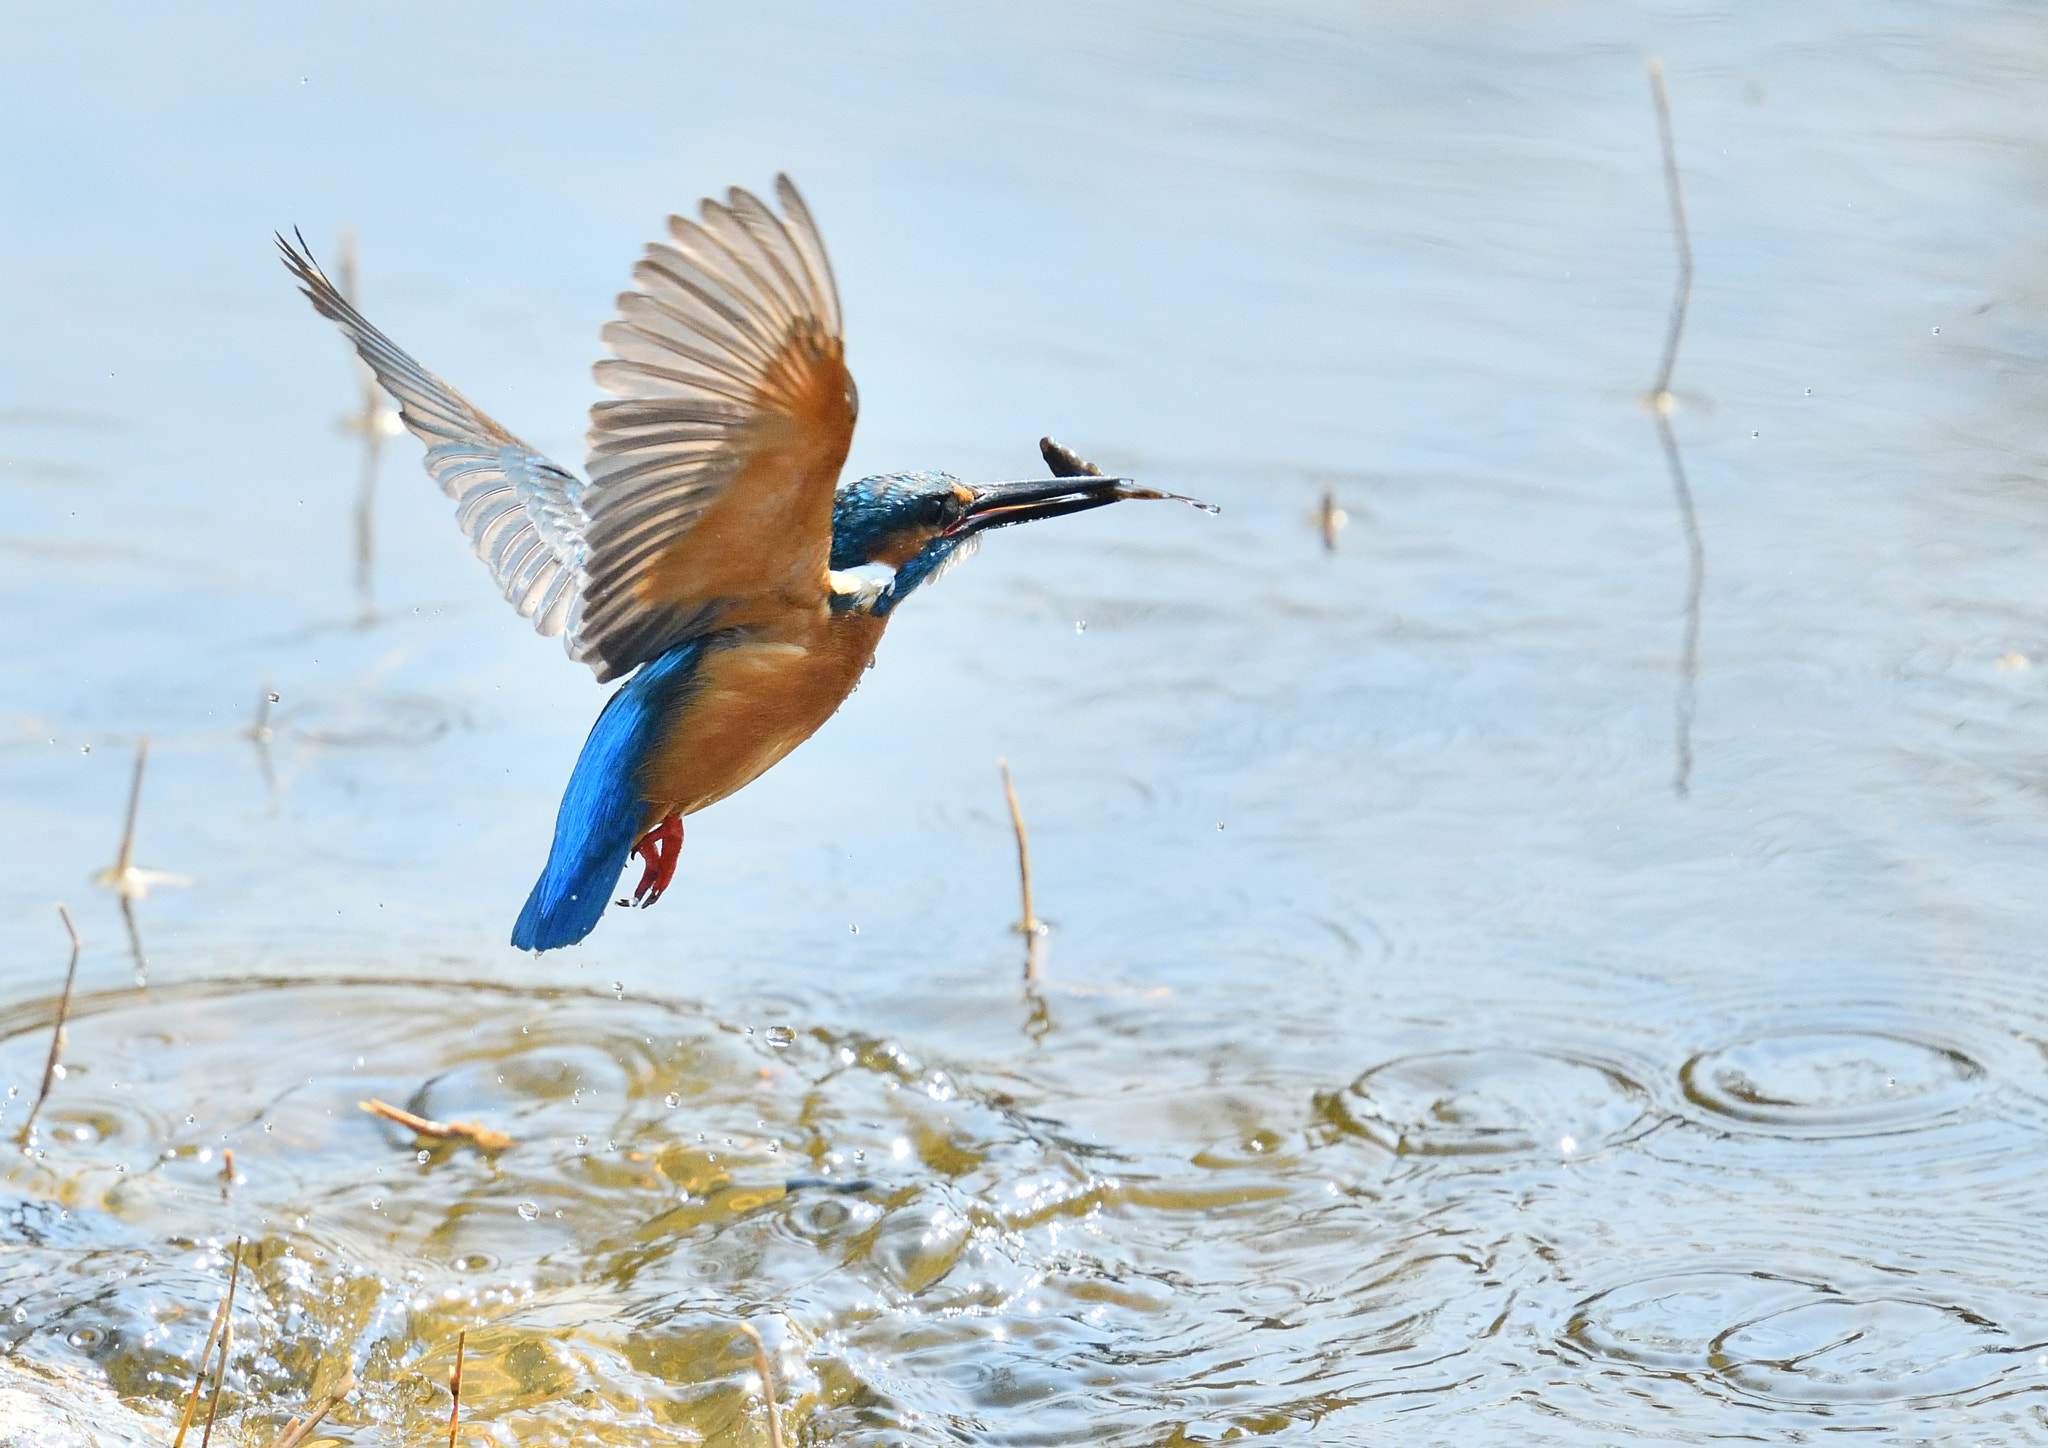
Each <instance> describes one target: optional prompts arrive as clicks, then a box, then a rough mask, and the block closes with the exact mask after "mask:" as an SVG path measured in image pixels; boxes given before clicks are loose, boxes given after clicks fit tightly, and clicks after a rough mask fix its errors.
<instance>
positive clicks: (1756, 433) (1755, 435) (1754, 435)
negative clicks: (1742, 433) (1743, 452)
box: [1750, 432, 1763, 437]
mask: <svg viewBox="0 0 2048 1448" xmlns="http://www.w3.org/2000/svg"><path fill="white" fill-rule="evenodd" d="M1750 436H1751V437H1762V436H1763V434H1762V433H1760V432H1753V433H1751V434H1750Z"/></svg>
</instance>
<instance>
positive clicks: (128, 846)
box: [93, 734, 192, 985]
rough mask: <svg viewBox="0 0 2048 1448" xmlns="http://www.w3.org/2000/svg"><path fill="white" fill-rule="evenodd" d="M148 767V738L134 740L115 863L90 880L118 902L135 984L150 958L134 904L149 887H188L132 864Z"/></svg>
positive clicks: (145, 971)
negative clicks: (126, 797) (144, 776)
mask: <svg viewBox="0 0 2048 1448" xmlns="http://www.w3.org/2000/svg"><path fill="white" fill-rule="evenodd" d="M148 765H149V736H148V735H147V734H144V735H140V736H138V737H137V738H136V740H135V772H134V774H132V775H131V776H130V777H129V781H128V814H127V818H126V820H125V822H124V823H123V824H122V826H121V846H120V850H119V852H118V853H117V854H116V855H115V857H114V863H113V864H112V865H110V866H108V867H107V868H106V869H104V870H102V871H100V872H99V874H98V875H96V876H94V877H93V883H94V884H96V885H101V886H104V887H105V888H106V889H109V890H112V891H113V892H114V894H115V896H116V898H118V899H119V901H120V903H121V923H122V924H123V925H124V926H126V927H127V931H128V950H129V954H130V956H131V957H132V958H133V959H134V962H135V983H136V984H137V985H141V984H143V983H144V982H145V981H146V980H147V979H148V977H149V957H148V956H147V955H145V954H144V953H143V950H142V932H141V930H140V929H139V928H138V927H137V925H136V923H135V902H136V901H137V900H143V899H147V898H148V896H149V890H150V886H152V885H190V884H191V883H192V881H191V880H190V879H188V878H186V877H185V876H183V875H173V874H171V873H169V872H168V871H165V870H151V869H146V868H144V867H143V866H141V865H138V864H136V863H135V822H136V818H137V816H138V815H139V814H140V812H141V809H142V776H143V773H144V771H145V770H146V769H147V767H148Z"/></svg>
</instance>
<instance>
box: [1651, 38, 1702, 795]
mask: <svg viewBox="0 0 2048 1448" xmlns="http://www.w3.org/2000/svg"><path fill="white" fill-rule="evenodd" d="M1650 96H1651V98H1652V100H1654V101H1655V102H1656V106H1657V139H1658V141H1659V142H1660V143H1661V145H1662V147H1663V154H1664V188H1665V192H1666V194H1667V195H1668V196H1669V197H1670V201H1671V239H1672V242H1673V244H1674V245H1675V246H1676V247H1677V248H1678V279H1677V282H1676V283H1675V285H1674V286H1673V288H1672V296H1671V322H1670V325H1669V327H1668V328H1667V329H1666V330H1665V333H1664V352H1663V355H1662V356H1661V357H1660V358H1659V359H1658V362H1657V380H1656V381H1655V382H1653V383H1651V384H1650V396H1649V402H1650V415H1651V417H1652V418H1654V419H1655V421H1656V424H1657V441H1658V442H1659V443H1660V444H1662V445H1663V448H1664V461H1665V463H1666V465H1667V466H1668V467H1669V468H1670V470H1671V491H1672V495H1673V497H1674V498H1675V499H1676V500H1677V502H1678V519H1679V522H1680V524H1681V525H1683V527H1684V529H1685V558H1686V584H1685V632H1684V635H1683V637H1682V639H1681V640H1680V642H1679V646H1678V694H1677V697H1676V699H1675V700H1674V703H1673V707H1672V712H1673V715H1674V719H1673V725H1674V729H1675V732H1676V750H1677V756H1678V758H1677V766H1676V768H1675V770H1674V771H1673V774H1672V779H1671V787H1672V789H1673V790H1674V791H1675V792H1676V793H1677V795H1678V797H1679V798H1680V799H1684V798H1686V796H1687V795H1689V794H1690V793H1691V792H1692V717H1693V706H1694V696H1695V693H1696V691H1697V689H1698V684H1699V672H1700V594H1701V592H1702V590H1704V589H1705V588H1706V584H1707V552H1706V548H1705V547H1704V545H1702V544H1701V542H1700V520H1699V515H1698V514H1697V513H1696V512H1695V511H1694V509H1693V504H1692V484H1691V482H1689V481H1688V480H1687V478H1686V476H1685V460H1684V459H1683V458H1682V457H1680V456H1679V452H1678V434H1677V433H1676V432H1674V431H1673V430H1672V427H1671V413H1672V409H1673V405H1674V404H1673V400H1672V397H1671V373H1672V370H1673V369H1674V368H1676V367H1677V366H1678V343H1679V340H1680V338H1681V337H1683V336H1684V334H1685V314H1686V309H1687V307H1689V306H1690V305H1691V303H1692V232H1691V229H1690V228H1689V227H1687V225H1686V222H1685V192H1684V190H1683V188H1682V187H1681V186H1680V185H1679V177H1678V144H1677V141H1676V140H1675V139H1674V138H1673V136H1672V131H1671V97H1670V96H1669V95H1668V94H1667V93H1666V92H1665V89H1664V63H1663V62H1662V61H1661V60H1658V59H1656V58H1654V57H1653V58H1652V59H1651V61H1650Z"/></svg>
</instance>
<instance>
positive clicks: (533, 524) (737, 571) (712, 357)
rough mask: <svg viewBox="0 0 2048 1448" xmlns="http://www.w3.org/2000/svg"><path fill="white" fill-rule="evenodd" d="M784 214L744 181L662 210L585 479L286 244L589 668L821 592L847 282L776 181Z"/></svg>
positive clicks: (487, 538) (847, 400)
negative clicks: (519, 434) (692, 204)
mask: <svg viewBox="0 0 2048 1448" xmlns="http://www.w3.org/2000/svg"><path fill="white" fill-rule="evenodd" d="M775 191H776V195H777V197H778V199H779V200H780V201H781V202H782V211H783V214H782V215H781V216H777V215H776V214H775V213H774V212H773V211H771V210H770V209H769V208H768V207H767V206H765V205H763V204H762V203H761V202H760V201H759V200H758V199H757V198H755V197H754V196H752V195H750V194H748V193H747V192H745V191H741V190H739V189H737V188H735V189H734V190H732V191H730V192H728V193H727V196H726V200H725V202H724V203H723V204H720V203H719V202H716V201H710V200H707V201H705V202H704V203H703V204H702V208H701V211H700V217H701V219H700V220H699V221H696V222H692V221H687V220H685V219H684V218H682V217H679V216H672V217H670V218H669V235H670V238H671V240H670V241H668V242H656V243H654V244H653V245H651V246H649V247H648V248H647V255H646V256H645V257H644V258H642V260H641V261H640V262H639V264H638V265H636V266H635V267H634V268H633V279H634V281H635V282H636V283H638V286H639V289H638V290H637V291H630V292H626V293H623V294H622V295H621V296H620V297H619V317H618V319H617V320H616V321H613V322H610V323H608V324H607V325H606V327H605V329H604V341H605V344H606V345H607V346H608V347H609V348H610V349H611V352H612V354H613V355H612V356H611V357H609V358H607V359H605V360H604V361H601V362H599V363H598V364H597V366H596V368H595V371H596V374H597V380H598V382H599V384H600V385H602V386H603V387H604V389H605V390H606V391H608V392H610V393H612V394H613V399H612V400H610V401H605V402H600V403H598V404H597V405H596V406H595V407H593V408H592V409H591V410H590V411H591V427H590V434H589V443H590V462H589V470H590V481H589V483H587V484H585V483H583V482H581V481H580V480H578V479H577V478H576V477H575V476H574V475H572V474H570V473H568V472H566V471H565V470H563V469H562V468H559V467H557V466H556V465H555V464H553V463H551V462H549V461H548V460H547V459H546V458H545V457H542V456H541V455H540V454H539V453H537V452H535V451H534V450H533V449H532V448H529V447H528V446H527V445H526V444H525V443H523V442H521V441H520V440H519V439H518V438H516V437H514V436H513V435H512V434H511V433H509V432H507V431H506V430H505V429H504V428H502V427H500V426H499V425H498V424H497V423H495V422H493V421H492V420H491V419H490V418H488V417H486V416H485V415H484V414H483V413H481V412H479V411H478V410H477V409H476V408H475V407H473V406H471V405H470V403H469V402H468V401H467V400H466V399H464V398H463V396H462V395H461V394H460V393H458V392H457V391H455V389H454V388H452V387H450V386H448V385H447V384H446V383H444V382H442V381H441V380H440V379H439V378H437V377H435V376H434V375H433V374H432V373H431V372H428V371H427V370H426V369H425V368H424V367H421V366H420V365H419V363H417V362H415V361H414V360H413V359H412V358H411V357H409V356H407V355H406V354H405V352H403V351H402V350H401V349H400V348H399V347H398V346H397V345H396V344H395V343H393V342H392V341H391V339H390V338H388V337H386V336H385V335H384V334H383V333H382V332H380V331H378V330H377V329H376V328H375V327H373V326H371V325H370V323H369V322H368V321H367V320H365V319H364V317H363V315H362V314H361V313H360V312H358V311H357V310H356V309H355V308H354V307H353V306H351V305H350V304H349V302H348V300H347V299H346V298H345V297H343V296H342V295H341V293H340V292H339V291H337V290H336V289H335V287H334V285H333V284H332V283H331V282H329V281H328V280H327V278H326V277H325V276H324V275H323V274H322V273H321V271H320V268H319V266H318V265H317V264H316V263H315V262H314V260H313V258H312V255H311V253H310V252H308V251H307V250H306V248H305V241H304V239H303V238H301V239H300V241H299V244H298V246H296V247H294V246H293V245H292V244H291V243H290V242H288V241H286V240H285V239H284V238H283V237H279V238H278V245H279V247H280V248H281V249H282V250H283V252H284V258H285V265H286V266H288V267H290V268H291V271H292V274H293V275H294V276H296V277H297V278H298V280H299V282H300V285H301V286H302V288H303V289H304V291H305V293H306V296H307V298H308V299H309V300H310V301H311V302H312V303H313V305H314V307H316V308H317V309H318V310H319V311H320V312H321V313H322V314H323V315H324V316H327V317H330V318H332V319H333V320H334V321H335V322H336V323H338V324H339V325H340V327H341V329H342V331H343V332H345V333H347V335H348V338H349V340H350V341H351V342H353V343H354V344H355V348H356V351H357V352H358V353H360V354H361V356H362V358H363V360H364V361H365V362H367V363H368V364H369V366H370V369H371V370H372V371H373V372H375V373H376V374H377V380H378V381H379V382H380V383H382V384H383V386H384V389H385V390H386V391H387V392H389V393H390V394H391V395H392V396H393V397H394V398H396V399H397V400H398V404H399V416H400V417H401V418H402V419H403V420H404V422H405V425H406V426H407V427H409V428H411V429H412V431H413V433H414V434H415V435H416V436H418V437H419V439H420V440H421V441H422V442H424V443H425V444H426V445H427V457H426V464H427V470H428V471H429V472H430V473H432V474H433V476H434V478H435V480H436V481H437V482H439V483H440V485H441V488H442V491H444V492H446V493H447V494H448V496H449V497H451V498H453V499H454V500H455V503H456V515H457V518H458V519H459V520H460V522H461V523H462V525H463V528H464V530H465V531H466V532H467V533H468V534H469V539H470V543H471V545H472V546H473V547H474V548H475V549H476V551H477V555H478V556H479V557H481V558H482V559H483V560H484V562H485V563H486V564H488V565H489V566H490V569H491V573H492V576H493V577H495V578H496V579H497V581H498V586H499V588H501V589H502V590H504V593H505V596H506V598H508V599H510V600H511V601H512V603H513V605H514V606H515V607H517V608H518V609H519V611H520V612H521V613H522V614H525V615H527V616H529V617H532V618H533V619H534V626H535V627H536V628H538V629H539V630H540V631H541V632H542V633H544V634H556V633H564V632H566V633H567V635H568V638H567V643H568V648H569V654H570V657H572V658H575V659H579V660H581V661H583V662H584V663H587V664H589V665H590V667H591V668H592V669H593V670H594V671H595V672H596V674H597V677H598V679H599V680H600V681H603V680H608V679H614V678H617V677H619V676H620V675H622V674H625V673H628V672H630V671H631V670H632V669H634V668H636V667H638V666H639V665H641V664H643V663H646V662H647V661H648V660H649V659H653V658H657V657H659V656H660V655H661V654H663V653H664V652H666V651H667V650H669V649H670V648H673V647H674V646H675V645H676V644H678V643H681V642H683V641H684V640H686V639H689V638H693V637H696V636H697V635H700V634H703V633H706V632H709V631H710V630H712V629H715V628H719V627H721V626H724V625H726V624H728V623H733V622H741V621H745V620H746V619H747V618H749V617H750V616H751V614H750V605H751V606H755V607H758V608H764V609H767V610H770V611H772V610H773V609H774V608H778V607H787V606H808V605H809V604H811V603H812V602H814V601H817V600H822V599H823V598H824V597H825V595H826V592H827V587H828V586H827V582H826V567H827V564H828V563H829V561H830V558H831V553H832V491H833V488H834V486H835V485H836V484H837V482H838V480H839V469H840V466H841V464H843V463H844V462H845V461H846V450H847V447H848V445H849V444H850V443H851V442H852V440H853V423H854V417H855V415H856V414H857V413H858V411H859V402H858V400H857V396H856V394H855V392H854V387H853V378H852V376H851V375H850V374H849V373H848V372H847V370H846V358H845V349H844V346H843V343H842V341H841V337H840V321H839V294H838V292H837V290H836V289H835V288H834V286H833V283H832V268H831V264H830V263H829V262H828V261H827V260H826V259H825V247H824V243H823V242H821V241H820V240H819V239H818V229H817V225H816V223H814V222H813V221H812V220H811V214H810V212H809V211H808V210H806V209H805V207H804V203H803V199H802V198H801V197H800V196H798V195H797V192H796V188H795V187H794V186H792V185H791V184H790V182H789V178H788V177H787V176H778V177H777V178H776V181H775Z"/></svg>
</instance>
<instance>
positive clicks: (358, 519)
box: [337, 226, 403, 627]
mask: <svg viewBox="0 0 2048 1448" xmlns="http://www.w3.org/2000/svg"><path fill="white" fill-rule="evenodd" d="M337 252H338V254H339V258H340V260H339V264H338V267H337V270H338V271H339V272H340V277H339V282H340V286H341V295H342V297H343V298H344V299H345V300H346V301H347V302H348V304H349V305H350V306H356V305H357V304H358V302H359V301H360V298H359V296H358V294H357V285H356V283H357V274H356V232H355V228H354V227H352V226H343V227H342V228H341V234H340V237H339V242H338V246H337ZM349 361H350V365H351V366H352V367H353V368H354V369H355V377H356V387H357V390H358V392H359V393H360V395H361V398H362V401H361V403H360V405H359V406H358V407H357V408H356V410H355V411H354V412H352V413H350V414H349V415H348V416H347V417H345V418H343V419H342V428H343V429H344V430H345V431H348V432H352V433H355V434H356V435H358V436H359V437H361V438H362V440H363V467H362V474H361V477H360V478H359V480H358V481H357V483H356V502H355V510H354V514H353V517H354V524H355V527H354V534H355V587H356V623H357V624H358V625H359V626H362V627H368V626H369V625H370V624H373V623H375V622H376V621H377V581H376V562H377V537H376V524H377V478H378V475H379V474H380V473H381V472H382V470H383V465H384V439H385V438H387V437H395V436H397V435H398V432H399V430H400V428H401V427H402V425H403V424H401V423H400V422H399V419H398V413H397V412H396V411H395V410H394V409H393V408H392V406H391V402H390V399H389V398H387V397H386V396H385V395H384V389H383V388H381V387H379V386H378V385H377V379H376V376H375V374H373V373H372V372H371V371H370V369H369V367H368V366H367V365H366V364H365V363H364V362H363V359H362V358H360V357H358V356H356V355H355V352H354V350H353V349H351V350H350V352H349Z"/></svg>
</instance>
